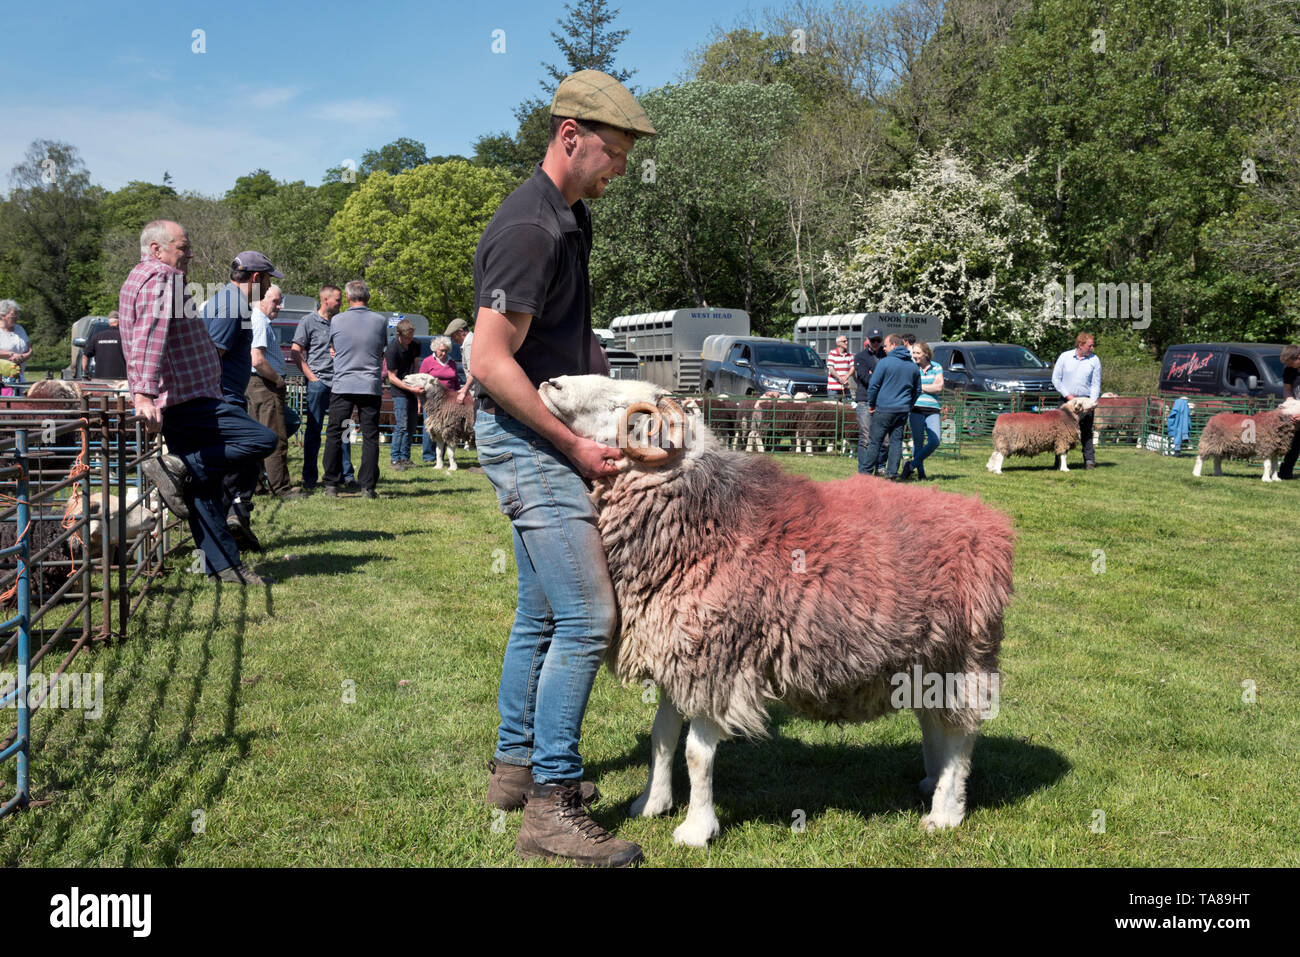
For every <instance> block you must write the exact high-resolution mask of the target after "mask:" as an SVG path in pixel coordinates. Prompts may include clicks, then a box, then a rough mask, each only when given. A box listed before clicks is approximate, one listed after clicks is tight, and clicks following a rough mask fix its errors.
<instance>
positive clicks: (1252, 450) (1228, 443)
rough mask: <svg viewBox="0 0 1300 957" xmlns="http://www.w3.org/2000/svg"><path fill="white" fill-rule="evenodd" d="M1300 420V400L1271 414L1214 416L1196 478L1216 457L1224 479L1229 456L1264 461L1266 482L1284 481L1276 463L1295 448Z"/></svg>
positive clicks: (1216, 469)
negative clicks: (1292, 443)
mask: <svg viewBox="0 0 1300 957" xmlns="http://www.w3.org/2000/svg"><path fill="white" fill-rule="evenodd" d="M1297 420H1300V399H1287V400H1286V401H1285V402H1283V403H1282V404H1281V405H1280V406H1278V407H1277V408H1276V409H1274V410H1273V411H1271V412H1257V413H1256V414H1255V415H1242V414H1241V413H1239V412H1220V413H1219V414H1218V415H1212V416H1210V420H1209V421H1208V422H1206V423H1205V428H1204V430H1202V432H1201V444H1200V445H1199V446H1198V448H1197V450H1196V464H1195V465H1194V466H1193V467H1192V475H1194V476H1196V477H1197V478H1200V477H1201V465H1202V464H1203V463H1204V461H1205V457H1206V456H1207V455H1210V456H1213V457H1214V474H1215V475H1222V474H1223V467H1222V464H1221V463H1222V461H1223V459H1224V457H1225V456H1226V457H1227V458H1230V459H1245V460H1247V461H1250V460H1251V459H1263V460H1264V481H1265V482H1280V481H1282V479H1281V477H1280V476H1279V475H1278V474H1277V470H1276V468H1275V466H1274V465H1273V463H1274V462H1275V461H1277V460H1279V459H1281V458H1282V457H1283V456H1284V455H1286V452H1287V449H1289V448H1290V447H1291V437H1292V436H1293V435H1294V434H1295V430H1296V428H1297Z"/></svg>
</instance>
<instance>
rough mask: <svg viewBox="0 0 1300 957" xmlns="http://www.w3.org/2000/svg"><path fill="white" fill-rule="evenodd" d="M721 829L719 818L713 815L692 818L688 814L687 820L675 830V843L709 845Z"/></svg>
mask: <svg viewBox="0 0 1300 957" xmlns="http://www.w3.org/2000/svg"><path fill="white" fill-rule="evenodd" d="M720 831H721V828H720V827H719V826H718V819H717V818H716V817H714V816H713V815H710V816H709V817H707V818H691V817H690V816H689V815H687V817H686V820H685V821H683V822H682V823H681V824H679V825H678V826H677V829H676V830H674V831H673V843H674V844H685V845H687V846H688V847H708V846H709V841H711V840H712V839H713V838H715V837H717V836H718V834H719V832H720Z"/></svg>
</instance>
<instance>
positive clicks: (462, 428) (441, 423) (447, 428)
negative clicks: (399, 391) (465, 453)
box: [402, 372, 474, 472]
mask: <svg viewBox="0 0 1300 957" xmlns="http://www.w3.org/2000/svg"><path fill="white" fill-rule="evenodd" d="M402 381H403V382H405V383H406V384H407V385H413V386H415V387H416V388H417V389H423V390H424V430H425V431H426V432H428V433H429V438H431V439H433V448H434V452H433V467H434V468H435V469H440V468H442V456H443V452H444V451H445V452H446V453H447V462H448V465H447V470H448V471H450V472H455V471H456V446H457V445H459V444H460V443H462V442H469V441H470V440H471V439H473V438H474V406H473V405H472V404H469V405H463V404H461V403H459V402H457V401H456V393H454V392H448V391H447V388H446V386H444V385H443V384H442V383H441V382H439V381H438V380H437V379H435V378H434V377H433V376H431V375H428V374H427V373H424V372H413V373H411V374H410V375H408V376H407V377H406V378H404V379H403V380H402ZM467 447H468V446H467Z"/></svg>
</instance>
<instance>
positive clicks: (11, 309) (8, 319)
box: [0, 299, 32, 382]
mask: <svg viewBox="0 0 1300 957" xmlns="http://www.w3.org/2000/svg"><path fill="white" fill-rule="evenodd" d="M18 312H19V308H18V303H16V302H14V301H13V300H12V299H0V359H8V360H9V361H10V362H12V363H13V364H14V365H16V366H18V374H17V375H16V376H13V377H12V378H11V379H10V380H9V381H10V382H22V381H23V366H24V365H26V363H27V360H28V359H30V358H31V357H32V343H31V339H30V338H29V337H28V335H27V330H26V329H24V328H23V327H22V326H20V325H18Z"/></svg>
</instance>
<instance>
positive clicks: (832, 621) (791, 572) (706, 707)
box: [539, 376, 1013, 846]
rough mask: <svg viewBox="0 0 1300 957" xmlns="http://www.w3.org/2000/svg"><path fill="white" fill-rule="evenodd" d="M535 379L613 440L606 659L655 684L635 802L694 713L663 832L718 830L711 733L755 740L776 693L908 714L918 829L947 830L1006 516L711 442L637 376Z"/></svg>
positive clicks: (565, 412) (797, 700)
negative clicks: (917, 761)
mask: <svg viewBox="0 0 1300 957" xmlns="http://www.w3.org/2000/svg"><path fill="white" fill-rule="evenodd" d="M539 391H540V393H541V396H542V400H543V401H544V402H545V403H546V405H547V407H548V408H549V409H550V410H551V411H552V412H553V413H555V415H556V416H558V417H559V418H560V420H561V421H563V422H564V423H565V424H566V425H568V426H569V428H571V429H573V431H575V432H577V433H578V434H580V435H584V436H587V437H589V438H592V439H595V440H596V441H598V442H603V443H605V444H610V445H622V446H623V447H624V451H625V453H626V457H625V458H624V459H622V460H620V462H621V467H620V472H619V474H618V475H617V476H615V477H614V478H611V479H602V480H599V481H597V482H596V483H595V485H594V487H593V490H592V501H593V502H594V504H595V506H596V509H597V512H598V523H599V529H600V533H601V537H602V540H603V542H604V545H605V550H606V555H607V559H608V563H609V572H610V576H611V579H612V581H613V584H614V589H615V595H616V597H617V599H618V605H619V614H620V626H619V632H618V634H616V635H615V636H614V637H613V639H612V641H611V644H610V646H609V649H608V651H607V655H606V663H607V664H608V665H609V666H610V667H611V668H612V669H613V670H614V671H615V673H616V674H617V675H618V676H619V677H620V678H622V679H623V680H624V681H628V682H639V681H642V680H645V679H650V680H652V681H654V682H655V683H656V684H657V685H658V686H659V690H660V699H659V710H658V713H657V714H656V716H655V720H654V727H653V731H652V745H651V761H650V776H649V781H648V783H647V785H646V789H645V792H644V793H643V794H642V795H641V797H640V798H639V799H638V800H637V801H636V802H635V803H634V804H633V805H632V812H633V813H634V814H636V815H644V816H650V815H656V814H662V813H664V812H665V811H668V810H669V809H670V808H671V806H672V783H671V774H672V755H673V752H674V750H675V749H676V745H677V740H678V736H679V734H680V732H681V727H682V722H683V720H685V719H687V718H689V719H690V733H689V735H688V737H687V743H686V763H687V768H688V769H689V772H690V779H691V798H690V809H689V811H688V813H687V816H686V820H685V821H684V822H683V823H682V824H681V826H679V827H678V828H677V829H676V830H675V831H674V832H673V837H674V839H675V840H676V841H677V842H679V843H684V844H689V845H694V846H703V845H705V844H706V843H707V842H708V841H709V840H710V839H711V838H712V837H714V836H716V835H717V834H718V832H719V828H718V820H717V815H716V814H715V812H714V809H713V797H712V794H713V790H712V788H713V779H712V778H713V772H712V769H713V756H714V751H715V749H716V747H717V745H718V742H719V741H721V740H722V739H724V738H727V737H731V736H734V735H737V734H745V735H760V734H762V733H763V732H764V727H765V724H766V707H767V705H768V704H770V703H772V702H778V701H779V702H781V703H782V704H784V705H785V706H786V707H787V708H789V709H790V710H791V711H793V712H794V713H796V714H799V715H802V716H805V717H808V718H812V719H815V720H822V721H835V722H844V721H869V720H871V719H873V718H876V717H879V716H880V715H883V714H886V713H888V712H889V711H891V710H894V709H897V708H900V707H909V708H912V709H913V710H914V711H915V712H916V714H917V717H918V719H919V721H920V724H921V732H922V752H923V758H924V764H925V779H924V780H923V781H922V782H921V788H922V791H923V792H924V793H927V794H928V793H933V801H932V804H931V808H930V813H929V814H927V815H926V816H925V818H924V820H923V823H924V825H925V827H926V828H927V829H931V828H945V827H953V826H956V825H957V824H959V823H960V822H961V820H962V817H963V816H964V814H965V787H966V778H967V775H968V774H969V771H970V756H971V750H972V748H973V746H974V743H975V735H976V733H977V730H978V728H979V725H980V723H981V721H982V720H983V719H984V718H985V717H987V716H989V706H990V702H989V701H988V698H987V695H985V696H984V697H983V698H981V696H980V695H979V694H977V693H976V692H975V691H974V690H972V688H973V686H972V685H971V684H970V681H971V680H973V681H974V682H975V683H976V684H977V685H980V684H982V687H983V688H984V690H985V691H986V692H987V690H988V689H989V688H990V687H992V688H993V689H994V691H995V694H996V686H997V682H998V681H999V680H1000V678H999V675H998V671H997V667H998V665H997V656H998V648H999V645H1000V643H1001V640H1002V628H1003V626H1002V616H1003V611H1004V609H1005V607H1006V604H1007V602H1008V601H1009V600H1010V597H1011V571H1012V557H1013V547H1012V540H1013V532H1012V529H1011V523H1010V520H1009V519H1008V518H1007V517H1006V516H1005V515H1003V514H1001V513H999V512H997V511H994V510H993V509H991V508H989V507H987V506H985V505H983V504H982V503H980V502H979V501H978V500H975V499H970V498H965V497H962V496H958V495H953V494H951V493H946V492H940V491H938V490H935V489H933V488H924V487H917V486H910V485H901V484H897V483H890V482H886V481H884V480H882V479H878V478H874V477H868V476H862V475H858V476H854V477H853V478H849V479H844V480H841V481H835V482H813V481H811V480H809V479H807V478H804V477H802V476H797V475H791V474H789V473H787V472H785V471H784V470H783V469H781V468H780V467H779V466H778V465H776V464H775V463H774V462H772V460H770V459H768V458H766V457H763V456H747V455H743V454H741V453H733V452H729V451H726V450H725V449H723V448H722V446H721V443H720V442H719V441H718V440H717V439H716V438H715V437H714V436H713V434H712V432H710V431H709V429H708V428H707V427H706V426H705V425H704V424H703V422H702V420H701V418H700V417H699V416H694V415H692V416H687V415H686V414H685V412H684V410H683V409H682V408H681V406H679V405H677V404H676V403H675V402H673V401H672V400H671V399H670V398H668V397H667V394H666V393H665V392H663V390H661V389H658V388H657V387H656V386H654V385H653V384H651V383H647V382H634V381H620V380H612V379H606V378H604V377H602V376H577V377H575V376H565V377H562V378H558V379H552V380H551V381H549V382H546V383H543V384H542V386H541V388H540V390H539ZM643 413H644V414H645V415H646V419H644V420H640V424H637V422H638V420H637V416H638V415H641V414H643ZM918 541H923V542H926V543H927V547H926V549H917V548H916V543H917V542H918ZM966 676H970V678H969V679H968V678H967V677H966ZM954 677H956V678H957V679H958V680H956V681H954V680H953V678H954ZM935 678H938V680H939V683H940V684H941V685H943V686H944V687H946V688H947V689H948V690H949V691H953V689H956V690H955V691H954V693H946V694H941V695H939V696H937V697H934V698H930V697H926V698H925V700H922V699H921V698H920V697H919V695H920V694H921V688H920V687H919V686H920V685H922V684H924V685H927V686H929V687H932V686H933V683H934V682H933V680H932V679H935ZM927 694H928V692H927ZM991 704H992V705H993V706H996V700H994V701H993V702H992V703H991Z"/></svg>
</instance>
